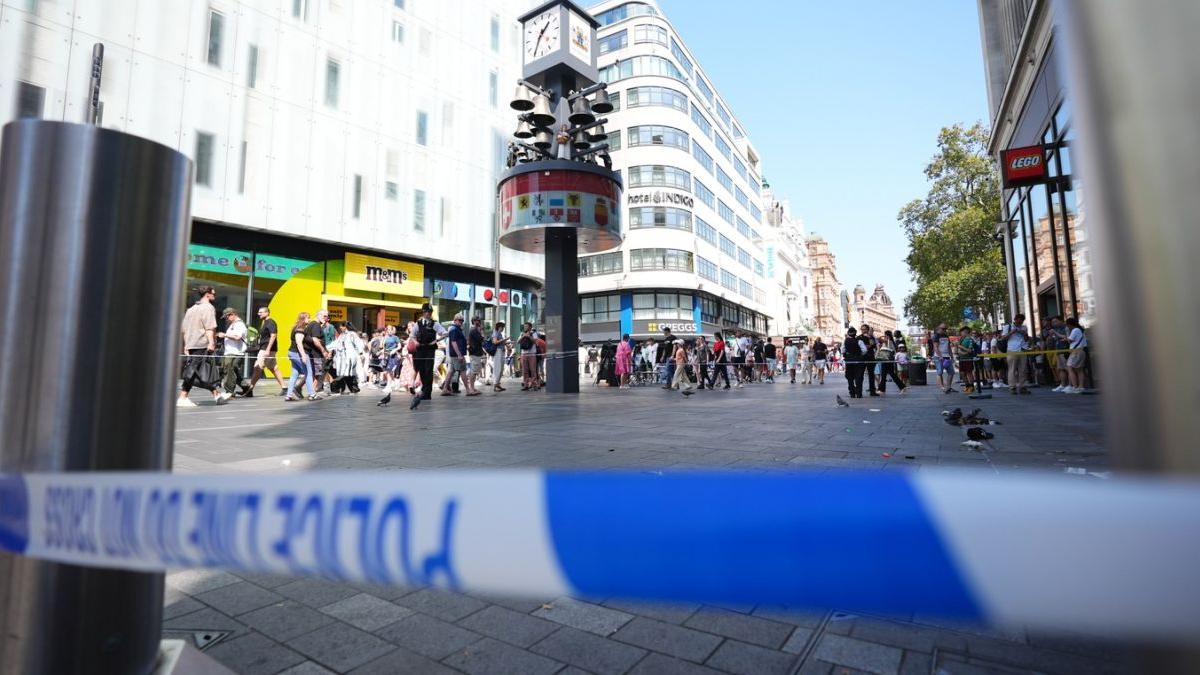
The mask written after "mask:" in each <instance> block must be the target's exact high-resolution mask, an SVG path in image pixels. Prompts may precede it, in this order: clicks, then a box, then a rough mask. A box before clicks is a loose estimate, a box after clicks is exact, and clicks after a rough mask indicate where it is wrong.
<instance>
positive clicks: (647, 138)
mask: <svg viewBox="0 0 1200 675" xmlns="http://www.w3.org/2000/svg"><path fill="white" fill-rule="evenodd" d="M630 103H631V104H632V101H630ZM628 131H629V147H631V148H635V147H637V146H639V145H668V146H671V147H673V148H679V149H680V150H683V151H684V152H686V151H687V150H688V148H689V147H690V146H689V145H688V135H687V134H686V133H684V132H683V131H680V130H679V129H676V128H675V127H665V126H662V125H658V124H647V125H642V126H637V127H629V130H628Z"/></svg>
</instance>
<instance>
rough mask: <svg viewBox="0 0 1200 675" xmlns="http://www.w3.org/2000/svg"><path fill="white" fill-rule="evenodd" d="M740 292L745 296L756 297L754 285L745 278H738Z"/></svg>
mask: <svg viewBox="0 0 1200 675" xmlns="http://www.w3.org/2000/svg"><path fill="white" fill-rule="evenodd" d="M738 293H741V294H742V296H743V297H746V298H751V299H753V298H754V286H753V285H751V284H750V282H749V281H746V280H745V279H738Z"/></svg>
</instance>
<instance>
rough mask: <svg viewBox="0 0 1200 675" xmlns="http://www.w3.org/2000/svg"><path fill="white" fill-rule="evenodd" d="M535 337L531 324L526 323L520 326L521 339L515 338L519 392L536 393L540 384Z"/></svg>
mask: <svg viewBox="0 0 1200 675" xmlns="http://www.w3.org/2000/svg"><path fill="white" fill-rule="evenodd" d="M536 335H537V334H536V333H534V332H533V324H532V323H529V322H528V321H526V322H525V323H523V324H521V337H519V338H517V349H519V350H520V354H521V391H531V390H533V391H536V390H537V388H538V387H539V386H540V384H541V382H540V381H539V380H538V358H537V337H536Z"/></svg>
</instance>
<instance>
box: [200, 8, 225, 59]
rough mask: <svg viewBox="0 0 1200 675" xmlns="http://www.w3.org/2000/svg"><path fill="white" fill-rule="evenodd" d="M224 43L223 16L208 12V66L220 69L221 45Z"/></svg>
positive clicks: (211, 11) (213, 11)
mask: <svg viewBox="0 0 1200 675" xmlns="http://www.w3.org/2000/svg"><path fill="white" fill-rule="evenodd" d="M224 41H225V15H224V14H222V13H220V12H218V11H216V10H209V11H208V52H207V54H206V57H205V58H206V60H207V61H208V65H210V66H216V67H217V68H220V67H221V45H222V43H223V42H224Z"/></svg>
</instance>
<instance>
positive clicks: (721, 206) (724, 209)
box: [717, 199, 736, 225]
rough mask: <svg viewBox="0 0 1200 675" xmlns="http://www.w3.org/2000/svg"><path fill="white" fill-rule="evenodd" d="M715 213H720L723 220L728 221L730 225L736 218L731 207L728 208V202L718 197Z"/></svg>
mask: <svg viewBox="0 0 1200 675" xmlns="http://www.w3.org/2000/svg"><path fill="white" fill-rule="evenodd" d="M717 214H718V215H720V216H721V218H723V219H724V220H725V222H727V223H729V224H730V225H732V224H733V223H734V220H735V218H736V216H734V215H733V209H731V208H729V205H728V204H726V203H725V202H723V201H721V200H719V199H718V200H717Z"/></svg>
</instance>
